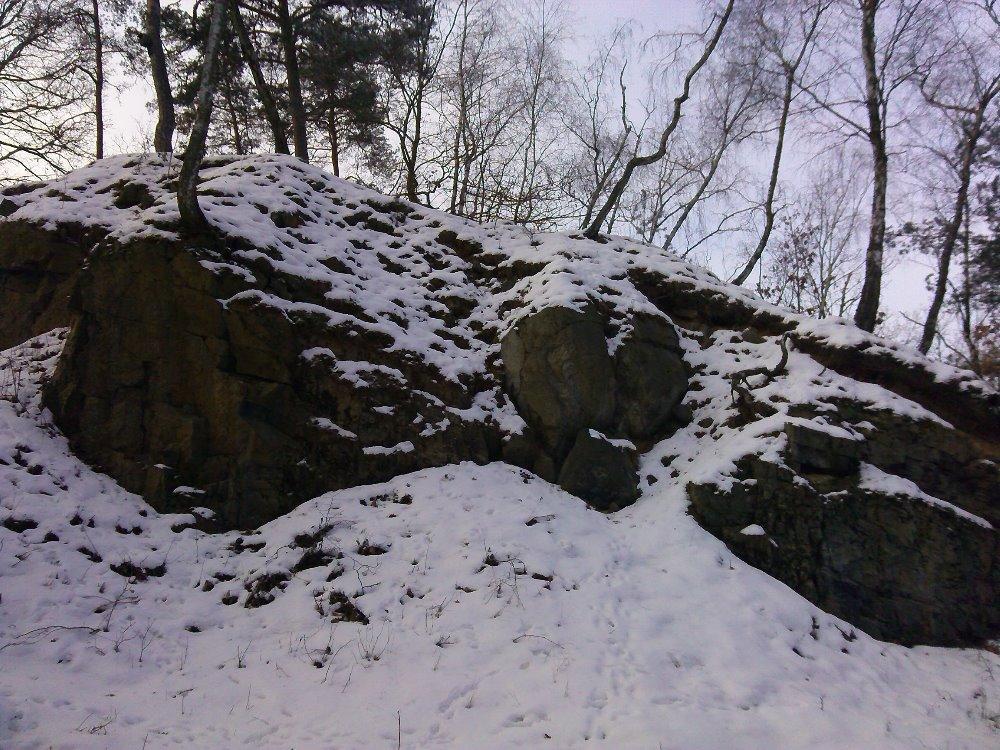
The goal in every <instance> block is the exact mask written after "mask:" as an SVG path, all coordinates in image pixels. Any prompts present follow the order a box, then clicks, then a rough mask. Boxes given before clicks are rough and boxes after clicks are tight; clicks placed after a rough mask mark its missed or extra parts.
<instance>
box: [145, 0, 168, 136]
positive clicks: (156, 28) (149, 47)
mask: <svg viewBox="0 0 1000 750" xmlns="http://www.w3.org/2000/svg"><path fill="white" fill-rule="evenodd" d="M140 42H141V43H142V46H143V47H145V48H146V52H147V53H148V54H149V65H150V69H151V71H152V74H153V89H154V90H155V91H156V115H157V119H156V130H155V131H154V134H153V150H154V151H156V152H158V153H167V152H170V151H173V150H174V127H175V120H174V97H173V94H172V93H171V91H170V77H169V76H168V75H167V58H166V56H165V55H164V54H163V36H162V32H161V30H160V0H146V28H145V33H144V34H142V36H141V37H140Z"/></svg>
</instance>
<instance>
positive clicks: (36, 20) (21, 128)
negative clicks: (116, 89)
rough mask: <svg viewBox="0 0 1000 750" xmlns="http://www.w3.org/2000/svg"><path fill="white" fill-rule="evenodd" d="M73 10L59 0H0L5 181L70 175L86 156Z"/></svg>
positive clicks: (0, 139) (0, 155)
mask: <svg viewBox="0 0 1000 750" xmlns="http://www.w3.org/2000/svg"><path fill="white" fill-rule="evenodd" d="M71 15H72V8H71V7H70V6H68V5H67V4H66V3H65V2H62V1H61V0H0V170H2V171H0V178H2V177H4V176H5V175H9V176H17V173H18V172H20V173H26V174H30V175H34V176H46V175H51V174H52V173H60V172H64V171H66V170H67V169H69V168H70V167H72V166H73V164H74V163H75V162H76V161H77V160H79V159H82V158H85V157H86V156H87V155H88V154H87V149H86V148H84V147H83V146H82V144H83V143H84V142H85V140H86V136H87V132H88V130H89V123H88V120H89V110H88V108H87V106H86V104H85V100H86V98H87V96H86V85H85V83H84V82H83V81H82V80H81V79H80V76H79V65H78V62H79V58H78V48H77V45H76V44H75V41H74V39H73V38H72V30H71V29H69V28H68V25H67V18H69V17H70V16H71Z"/></svg>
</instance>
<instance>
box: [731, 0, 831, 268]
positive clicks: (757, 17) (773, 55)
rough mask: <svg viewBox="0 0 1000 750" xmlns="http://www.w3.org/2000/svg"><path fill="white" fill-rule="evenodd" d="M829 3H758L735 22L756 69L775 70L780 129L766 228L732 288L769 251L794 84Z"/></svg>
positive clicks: (827, 0) (821, 0)
mask: <svg viewBox="0 0 1000 750" xmlns="http://www.w3.org/2000/svg"><path fill="white" fill-rule="evenodd" d="M831 3H832V0H810V2H808V3H806V4H805V5H803V4H801V3H799V2H798V0H762V2H759V3H756V4H754V5H752V6H751V7H750V9H749V11H748V12H746V13H744V14H741V15H740V16H739V17H738V20H740V21H742V22H743V23H744V24H745V25H746V26H748V27H749V28H748V32H749V33H748V36H749V40H750V42H751V43H752V44H754V46H756V47H757V48H758V49H759V50H760V52H761V55H760V57H759V58H758V60H759V64H762V65H764V66H766V67H771V66H773V68H774V69H773V70H769V71H768V72H770V73H771V74H772V75H773V76H774V77H775V78H776V79H777V80H778V81H780V86H781V94H780V99H779V102H780V103H779V115H778V123H777V125H776V127H775V144H774V153H773V155H772V157H771V171H770V175H769V178H768V183H767V194H766V196H765V198H764V203H763V210H764V226H763V228H762V229H761V233H760V238H759V239H758V240H757V246H756V247H755V248H754V250H753V252H752V253H751V254H750V259H749V260H748V261H747V263H746V265H745V266H744V267H743V270H742V271H740V273H739V274H737V275H736V277H735V278H734V279H733V283H734V284H743V283H745V282H746V280H747V279H748V278H749V277H750V274H751V273H753V269H754V267H755V266H756V265H757V263H758V262H759V261H760V258H761V256H762V255H763V254H764V251H765V250H766V249H767V243H768V241H769V240H770V238H771V232H772V230H773V229H774V219H775V217H776V215H777V209H776V207H775V198H776V194H777V189H778V176H779V173H780V171H781V159H782V155H783V153H784V148H785V132H786V130H787V128H788V118H789V114H790V113H791V108H792V102H793V100H794V98H795V95H796V93H797V92H796V90H795V80H796V77H797V76H799V71H800V69H801V68H802V67H803V65H805V64H807V62H808V58H809V55H810V52H811V51H812V47H813V43H814V41H815V39H816V35H817V33H819V31H820V28H819V25H820V20H821V19H822V17H823V14H824V13H826V11H827V10H828V9H829V7H830V5H831ZM790 17H791V18H793V19H795V21H796V23H795V24H789V18H790Z"/></svg>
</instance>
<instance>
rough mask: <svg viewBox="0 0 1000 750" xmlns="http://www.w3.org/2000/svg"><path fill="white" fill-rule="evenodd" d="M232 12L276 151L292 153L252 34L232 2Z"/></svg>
mask: <svg viewBox="0 0 1000 750" xmlns="http://www.w3.org/2000/svg"><path fill="white" fill-rule="evenodd" d="M230 10H231V18H232V22H233V27H234V28H235V29H236V35H237V37H238V38H239V40H240V51H241V52H242V54H243V60H244V62H246V64H247V67H248V68H249V69H250V75H251V77H252V78H253V83H254V87H255V88H256V89H257V96H258V97H259V98H260V105H261V107H262V108H263V110H264V119H266V120H267V124H268V126H269V127H270V128H271V138H272V139H273V141H274V151H275V153H278V154H287V153H290V152H289V150H288V136H287V135H286V133H285V125H284V123H282V122H281V113H280V112H279V111H278V105H277V102H276V101H275V99H274V93H273V92H272V91H271V86H270V84H268V82H267V79H266V78H264V71H263V70H262V69H261V67H260V59H259V58H258V57H257V51H256V50H255V49H254V46H253V40H252V39H251V38H250V32H249V31H248V30H247V25H246V23H244V21H243V16H242V14H241V13H240V6H239V3H237V2H231V3H230Z"/></svg>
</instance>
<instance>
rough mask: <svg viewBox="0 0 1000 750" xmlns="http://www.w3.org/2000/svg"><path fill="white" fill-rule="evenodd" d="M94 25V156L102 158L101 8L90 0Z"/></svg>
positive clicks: (102, 44)
mask: <svg viewBox="0 0 1000 750" xmlns="http://www.w3.org/2000/svg"><path fill="white" fill-rule="evenodd" d="M91 7H92V8H93V10H92V16H91V18H92V20H93V23H94V119H95V120H96V123H95V126H96V130H97V144H96V146H95V149H94V151H95V155H96V157H97V158H98V159H103V158H104V33H103V31H102V29H101V8H100V5H98V0H91Z"/></svg>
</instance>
